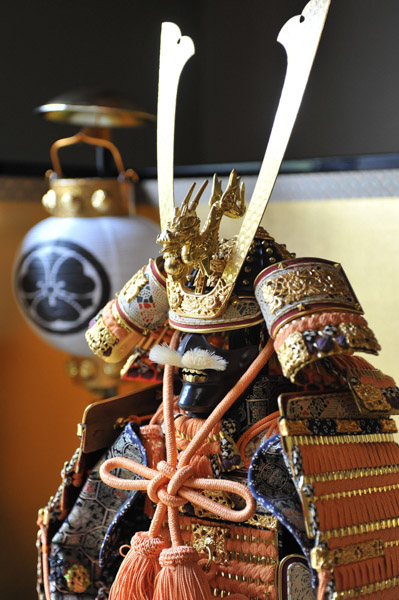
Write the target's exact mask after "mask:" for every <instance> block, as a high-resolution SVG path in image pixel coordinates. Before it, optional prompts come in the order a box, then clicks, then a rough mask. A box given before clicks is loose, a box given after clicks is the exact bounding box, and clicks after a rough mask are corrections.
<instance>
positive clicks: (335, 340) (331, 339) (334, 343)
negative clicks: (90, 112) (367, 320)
mask: <svg viewBox="0 0 399 600" xmlns="http://www.w3.org/2000/svg"><path fill="white" fill-rule="evenodd" d="M326 327H328V325H326V326H325V327H324V328H323V330H322V331H317V330H312V331H305V332H303V333H302V332H300V331H295V332H293V333H291V334H290V335H289V336H288V337H287V338H286V340H285V341H284V343H283V344H282V345H281V346H280V347H279V348H278V350H277V356H278V359H279V361H280V364H281V368H282V370H283V374H284V375H285V377H289V378H290V379H291V380H292V381H294V380H295V377H296V375H297V373H298V372H299V371H300V370H301V369H303V368H304V367H305V366H307V365H309V364H311V363H312V362H314V361H316V360H319V359H321V358H325V357H328V356H333V355H336V354H347V353H351V352H367V353H369V354H378V350H380V345H379V343H378V342H377V340H376V338H375V336H374V333H373V332H372V331H371V329H370V328H369V327H368V325H363V324H361V323H339V324H338V325H336V326H335V325H334V326H331V327H330V329H329V330H328V333H326ZM308 338H309V339H308Z"/></svg>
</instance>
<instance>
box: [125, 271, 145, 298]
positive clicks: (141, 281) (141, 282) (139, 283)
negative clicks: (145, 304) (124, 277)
mask: <svg viewBox="0 0 399 600" xmlns="http://www.w3.org/2000/svg"><path fill="white" fill-rule="evenodd" d="M147 283H148V280H147V277H146V275H145V267H143V268H142V269H140V271H137V273H135V274H134V275H133V277H132V278H131V279H129V281H128V282H127V283H126V284H125V285H124V287H123V288H122V291H121V292H120V294H121V296H123V297H124V299H125V300H126V302H128V303H129V302H131V301H132V300H134V299H135V298H136V297H137V296H138V295H139V293H140V290H141V289H142V288H143V287H144V286H145V285H146V284H147Z"/></svg>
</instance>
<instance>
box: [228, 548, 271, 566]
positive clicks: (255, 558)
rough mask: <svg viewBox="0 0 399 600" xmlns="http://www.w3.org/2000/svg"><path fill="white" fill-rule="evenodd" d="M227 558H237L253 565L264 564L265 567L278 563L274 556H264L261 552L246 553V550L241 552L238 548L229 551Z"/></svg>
mask: <svg viewBox="0 0 399 600" xmlns="http://www.w3.org/2000/svg"><path fill="white" fill-rule="evenodd" d="M227 560H236V561H238V562H245V563H247V564H249V563H250V564H252V565H262V566H264V567H266V566H269V565H272V566H273V567H274V566H276V565H277V562H278V561H277V558H273V557H272V556H263V555H261V554H246V553H245V552H239V551H237V550H229V551H228V552H227Z"/></svg>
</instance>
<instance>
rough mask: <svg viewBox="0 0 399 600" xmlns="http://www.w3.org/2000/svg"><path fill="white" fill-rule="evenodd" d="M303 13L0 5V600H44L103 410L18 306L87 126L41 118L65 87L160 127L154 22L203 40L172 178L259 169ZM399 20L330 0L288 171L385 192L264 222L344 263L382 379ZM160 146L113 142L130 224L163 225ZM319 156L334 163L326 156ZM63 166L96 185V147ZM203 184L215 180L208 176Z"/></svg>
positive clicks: (125, 138)
mask: <svg viewBox="0 0 399 600" xmlns="http://www.w3.org/2000/svg"><path fill="white" fill-rule="evenodd" d="M304 5H305V1H304V0H268V1H267V2H265V1H264V0H249V2H242V1H241V0H218V1H217V2H211V1H209V0H200V1H198V2H196V3H191V2H187V1H183V0H170V1H168V2H165V0H163V1H161V0H149V1H148V2H146V3H143V2H138V1H136V0H113V1H112V2H111V1H110V0H96V1H93V0H79V1H78V0H70V1H69V2H61V1H60V0H51V2H50V0H41V2H40V3H32V2H28V1H27V0H15V1H14V2H7V3H3V5H2V21H1V23H2V26H1V36H0V48H1V50H2V57H3V58H2V66H1V74H2V77H1V83H0V236H1V237H0V239H1V249H2V251H1V253H0V261H1V269H0V276H1V290H2V296H1V301H0V307H1V310H0V339H1V344H0V359H1V362H0V364H1V382H2V385H1V398H2V421H1V423H2V432H1V437H0V440H1V441H0V444H1V456H0V458H1V473H2V476H3V481H2V494H1V497H0V498H1V500H0V519H1V522H2V523H1V527H2V529H1V531H2V544H1V546H0V547H1V551H0V552H1V553H2V556H0V597H1V598H3V597H4V598H11V597H12V598H16V599H19V598H21V599H24V600H31V599H34V598H35V597H36V593H35V561H36V558H35V538H36V525H35V521H36V515H37V509H38V508H39V507H40V506H44V505H45V504H46V503H47V500H48V497H49V496H50V495H51V494H54V492H55V491H56V489H57V487H58V485H59V482H60V470H61V468H62V466H63V464H64V462H65V461H66V460H68V459H69V458H70V456H71V455H72V453H73V451H74V449H75V448H76V447H77V445H78V443H79V440H78V438H77V437H76V433H75V432H76V425H77V423H79V422H80V421H81V418H82V413H83V410H84V408H85V406H86V405H87V404H89V403H90V402H92V401H93V395H92V394H91V393H90V392H89V391H88V390H86V389H84V388H83V387H82V386H79V385H77V384H76V383H75V382H73V381H72V380H71V379H70V378H69V377H68V376H67V375H66V373H65V362H66V359H67V354H65V353H62V352H60V351H58V350H55V349H54V348H52V347H51V346H48V345H46V344H45V343H44V342H43V341H41V340H40V339H39V338H38V337H37V336H36V335H35V333H33V332H32V331H31V329H30V328H29V327H28V326H27V325H26V323H25V321H24V320H23V319H22V317H21V315H20V313H19V312H18V308H17V306H16V303H15V300H14V298H13V296H12V286H11V271H12V265H13V261H14V257H15V256H16V253H17V251H18V247H19V245H20V243H21V241H22V239H23V237H24V235H25V234H26V233H27V232H28V230H29V229H30V228H31V227H33V226H34V225H35V224H36V223H37V222H38V221H40V220H41V219H44V218H45V217H46V216H47V215H46V213H45V212H44V210H43V208H42V206H41V204H40V200H41V197H42V195H43V193H44V192H46V190H47V189H48V188H47V184H46V183H45V181H44V173H45V171H46V170H47V169H48V168H49V167H50V159H49V149H50V146H51V144H52V143H53V142H54V140H56V139H57V138H61V137H64V136H70V135H72V134H73V133H74V132H75V131H77V129H78V128H77V127H76V129H74V128H73V127H71V126H70V125H62V124H58V123H52V122H48V121H46V120H44V119H42V118H40V117H39V116H37V115H34V114H33V109H34V108H35V107H37V106H40V105H43V104H44V103H46V102H48V101H49V100H51V99H52V98H54V97H57V95H59V94H62V93H63V92H65V91H66V90H74V89H81V88H90V89H98V90H114V91H116V92H118V93H121V94H125V95H126V96H127V97H129V98H131V99H132V100H133V101H134V102H135V103H137V104H138V105H139V106H141V107H143V108H144V109H145V110H147V111H149V112H151V113H154V114H155V112H156V99H157V77H158V55H159V35H160V27H161V23H162V21H165V20H169V21H174V22H176V23H177V24H178V25H179V26H180V28H181V30H182V32H183V34H186V35H190V36H191V37H192V38H193V40H194V42H195V45H196V55H195V56H194V57H193V58H192V59H191V60H190V62H189V63H188V65H187V67H186V69H185V71H184V73H183V76H182V79H181V85H180V91H179V97H178V107H177V121H176V150H175V163H176V165H177V167H178V168H177V172H178V174H179V175H185V176H187V177H188V178H190V177H192V176H197V178H198V173H199V172H200V171H201V168H200V166H201V165H210V164H215V163H234V165H235V166H237V167H238V169H239V170H240V171H241V172H242V173H243V174H244V175H245V174H251V173H254V172H256V171H257V168H258V166H259V164H260V161H261V159H262V157H263V154H264V150H265V147H266V141H267V138H268V134H269V131H270V128H271V125H272V121H273V117H274V112H275V110H276V107H277V103H278V98H279V95H280V91H281V86H282V82H283V78H284V74H285V52H284V50H283V48H282V47H281V46H280V45H279V44H277V43H276V41H275V40H276V37H277V34H278V31H279V30H280V28H281V27H282V25H283V24H284V22H285V21H286V20H287V19H288V18H289V17H291V16H293V15H295V14H298V13H300V12H301V10H302V8H303V6H304ZM398 22H399V5H398V3H397V0H384V2H383V3H376V2H375V0H332V6H331V9H330V13H329V16H328V19H327V23H326V27H325V30H324V33H323V37H322V40H321V44H320V48H319V52H318V54H317V58H316V61H315V65H314V68H313V71H312V74H311V78H310V81H309V85H308V88H307V91H306V94H305V97H304V101H303V104H302V108H301V111H300V114H299V116H298V120H297V123H296V126H295V129H294V132H293V135H292V139H291V142H290V144H289V148H288V152H287V155H286V159H287V160H286V162H285V164H284V166H283V170H284V172H285V173H293V174H294V173H296V174H298V173H309V172H314V171H323V170H326V169H327V170H329V171H330V170H338V171H339V170H340V169H345V170H346V169H357V168H359V167H361V168H365V169H369V168H371V169H382V170H378V171H376V174H375V177H373V178H372V180H371V183H370V185H371V187H373V185H375V186H376V188H375V191H374V192H373V191H371V192H370V193H368V194H367V196H370V197H369V198H368V199H367V200H364V199H362V198H360V200H359V201H357V200H355V199H354V198H355V197H356V179H355V180H354V181H355V184H353V185H354V186H355V187H353V185H352V184H351V185H352V188H353V189H352V192H351V194H350V197H351V200H348V201H346V200H345V193H343V192H342V191H341V192H340V193H339V194H338V193H337V197H338V196H339V199H338V200H336V201H335V200H334V194H333V193H332V192H331V185H334V182H332V183H331V182H330V183H329V201H325V200H323V199H322V198H323V183H322V182H319V184H318V185H319V187H318V188H317V189H318V190H319V194H320V198H319V199H317V198H315V197H313V198H304V197H302V196H300V195H299V197H298V195H297V197H295V194H294V192H293V198H291V199H290V198H288V197H286V196H284V197H283V198H282V199H281V198H280V200H279V201H277V199H276V201H275V202H274V203H273V201H272V204H271V206H270V219H269V221H267V223H266V226H269V224H270V229H271V233H273V234H274V235H276V237H277V236H278V237H279V239H280V240H282V241H284V242H286V243H287V245H288V246H289V248H290V249H292V250H294V251H296V252H297V253H298V255H301V254H302V255H304V254H314V255H316V256H323V257H324V258H330V259H333V260H340V261H342V262H343V264H344V267H345V268H346V271H347V273H348V275H349V278H350V279H351V281H352V283H354V288H355V291H356V292H357V293H358V296H359V299H360V300H361V302H362V304H363V305H364V307H365V309H366V318H368V319H369V321H370V324H371V326H372V328H374V329H375V330H376V333H377V337H379V338H380V341H381V342H382V345H383V353H382V355H381V358H380V362H379V363H378V366H380V368H385V370H386V371H387V372H389V374H391V375H393V376H395V375H396V377H397V378H399V371H398V367H397V366H396V361H395V360H394V352H395V349H396V335H398V333H399V322H398V317H397V311H395V298H396V297H397V291H398V288H399V265H398V259H397V256H398V252H397V251H398V250H399V247H398V239H399V236H398V235H397V232H398V223H399V204H398V202H399V201H398V199H397V197H399V184H398V183H397V181H396V180H395V178H393V179H392V178H388V179H386V178H385V179H384V178H383V175H384V170H385V169H387V168H388V169H392V172H393V173H395V172H396V168H399V154H398V152H399V142H398V134H399V131H398V130H399V117H398V106H399V75H398V74H397V71H398V69H397V61H398V58H397V57H398V56H399V37H398V35H397V24H398ZM155 138H156V126H155V124H150V125H149V126H147V127H145V128H143V129H137V130H136V129H134V130H130V129H121V130H115V131H114V133H113V140H114V141H115V142H116V144H117V146H118V147H119V149H120V151H121V153H122V156H123V159H124V162H125V165H126V166H127V167H133V168H134V169H136V170H137V171H138V173H139V175H140V177H141V180H142V181H143V182H144V183H142V184H141V186H142V188H143V190H144V192H145V193H144V192H142V193H141V194H140V193H139V194H138V200H139V201H138V205H137V211H138V213H139V214H145V215H147V216H149V217H150V218H151V219H153V220H154V221H156V220H157V217H158V214H157V212H158V211H157V206H156V196H155V195H154V194H153V195H152V196H151V197H149V196H148V194H147V192H146V189H147V188H146V186H145V183H146V182H151V179H152V178H153V177H154V176H155V162H156V160H155V157H156V147H155ZM323 157H326V158H328V160H319V159H320V158H323ZM331 157H333V158H332V159H330V158H331ZM62 161H63V165H64V167H65V172H66V173H67V174H68V175H70V176H74V175H75V174H76V173H87V174H90V173H92V172H93V156H92V153H91V152H90V149H88V148H80V147H79V148H77V147H74V148H69V149H65V150H63V153H62ZM240 165H241V169H240ZM221 170H222V171H223V168H221ZM202 171H203V172H204V173H205V174H211V173H212V171H213V167H207V166H205V167H203V168H202ZM285 176H286V177H290V175H289V174H287V175H285ZM385 181H388V183H387V184H386V185H385V183H384V182H385ZM392 181H393V182H394V183H392ZM395 181H396V183H395ZM139 186H140V184H139ZM294 187H295V186H294ZM139 189H140V188H139ZM290 189H291V190H292V189H293V186H291V188H290ZM369 191H370V190H369ZM316 195H317V194H316ZM179 199H180V197H179V195H177V200H179ZM291 200H298V201H300V202H292V201H291ZM305 201H306V202H305ZM377 275H378V277H377ZM353 277H355V279H356V281H353ZM359 286H360V291H359ZM369 310H371V311H372V314H370V312H369ZM376 320H377V321H378V323H377V325H376ZM381 338H383V339H381ZM372 362H373V360H372ZM392 369H393V370H392ZM395 369H396V371H397V373H395V372H394V371H395Z"/></svg>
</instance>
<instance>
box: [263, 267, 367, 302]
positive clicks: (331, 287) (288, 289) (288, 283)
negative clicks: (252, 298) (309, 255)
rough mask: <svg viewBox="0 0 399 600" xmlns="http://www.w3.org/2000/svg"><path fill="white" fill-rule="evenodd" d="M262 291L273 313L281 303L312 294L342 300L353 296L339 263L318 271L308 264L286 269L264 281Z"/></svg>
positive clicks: (298, 300) (309, 296) (311, 296)
mask: <svg viewBox="0 0 399 600" xmlns="http://www.w3.org/2000/svg"><path fill="white" fill-rule="evenodd" d="M262 294H263V297H264V299H265V302H267V304H268V307H269V310H270V312H271V313H273V314H274V313H275V312H276V311H277V310H279V309H281V308H282V307H284V306H287V305H291V304H293V303H294V302H301V301H304V300H305V299H306V298H313V297H314V296H320V295H321V296H323V299H324V298H325V297H328V299H331V300H343V301H345V303H347V302H348V298H350V297H351V296H352V297H353V294H351V292H350V290H349V288H348V285H347V283H346V281H345V279H344V278H343V276H342V270H341V267H340V265H337V266H335V267H331V266H330V265H323V268H322V270H320V269H319V268H317V267H315V266H312V265H310V266H306V267H303V266H301V267H296V268H294V269H290V270H288V271H285V272H283V273H281V274H280V275H278V276H277V277H272V278H271V279H269V280H268V281H266V283H265V284H264V285H263V287H262ZM353 304H355V299H353Z"/></svg>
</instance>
